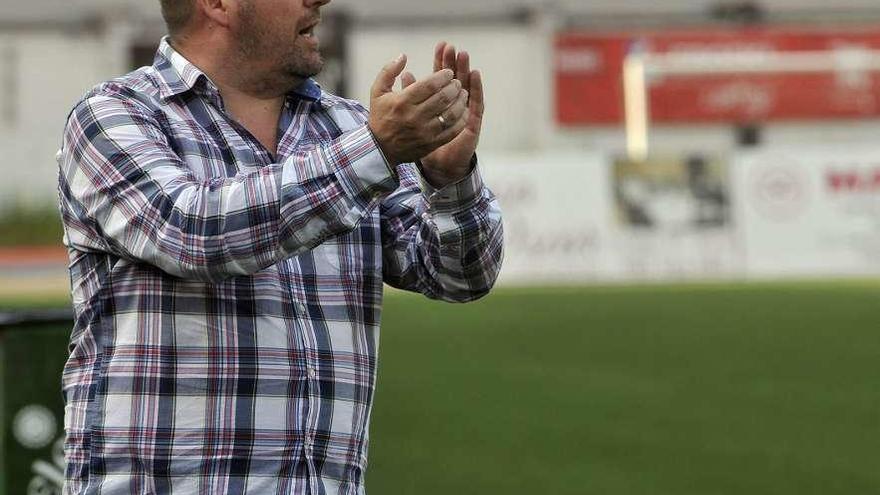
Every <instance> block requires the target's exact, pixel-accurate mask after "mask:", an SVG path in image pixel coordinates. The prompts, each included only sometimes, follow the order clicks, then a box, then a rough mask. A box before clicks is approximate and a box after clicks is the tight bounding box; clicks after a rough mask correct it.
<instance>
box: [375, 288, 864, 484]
mask: <svg viewBox="0 0 880 495" xmlns="http://www.w3.org/2000/svg"><path fill="white" fill-rule="evenodd" d="M380 355H381V357H380V366H379V368H380V374H379V386H378V391H377V396H376V406H375V410H374V416H373V427H372V430H371V456H370V467H369V469H368V470H367V473H368V475H367V491H368V493H373V494H379V495H385V494H391V493H393V494H420V495H431V494H438V495H439V494H444V495H446V494H456V495H468V494H487V493H492V494H496V493H498V494H500V493H503V494H523V495H525V494H531V495H533V494H550V495H562V494H579V495H583V494H597V495H598V494H602V495H611V494H658V495H659V494H669V495H686V494H694V495H696V494H700V495H708V494H731V495H734V494H736V495H742V494H749V495H758V494H768V495H769V494H774V495H780V494H797V495H806V494H817V495H819V494H821V495H828V494H877V493H880V469H878V467H880V465H878V455H880V284H877V283H872V282H857V283H828V284H815V283H814V284H810V283H799V284H763V285H732V286H720V285H719V286H713V285H701V286H693V285H691V286H676V287H657V286H655V287H642V288H625V287H623V288H590V289H559V290H552V289H547V290H503V291H498V292H497V293H496V294H494V295H493V296H491V297H489V298H488V299H486V300H484V301H481V302H478V303H476V304H473V305H467V306H449V305H442V304H438V303H431V302H427V301H424V300H422V299H420V298H418V297H413V296H404V295H396V296H394V297H389V298H388V299H387V301H386V305H385V312H384V322H383V330H382V338H381V350H380Z"/></svg>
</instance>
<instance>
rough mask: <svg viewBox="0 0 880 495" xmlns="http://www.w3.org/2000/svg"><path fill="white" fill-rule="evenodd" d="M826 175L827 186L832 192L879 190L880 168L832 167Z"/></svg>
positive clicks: (869, 191) (871, 191)
mask: <svg viewBox="0 0 880 495" xmlns="http://www.w3.org/2000/svg"><path fill="white" fill-rule="evenodd" d="M826 177H827V180H828V182H827V184H828V188H829V189H830V191H831V193H833V194H841V193H873V192H878V191H880V168H875V169H869V170H864V169H862V170H860V169H855V168H854V169H845V170H844V169H832V170H829V171H828V172H827V174H826Z"/></svg>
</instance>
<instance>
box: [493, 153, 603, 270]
mask: <svg viewBox="0 0 880 495" xmlns="http://www.w3.org/2000/svg"><path fill="white" fill-rule="evenodd" d="M481 168H482V170H483V175H484V176H485V177H486V181H487V183H488V184H490V185H491V187H492V190H493V191H494V192H495V193H496V195H497V196H498V199H499V202H500V203H501V208H502V211H503V212H504V229H505V233H504V237H505V247H504V269H503V270H502V275H501V277H502V280H503V281H507V282H513V283H531V282H538V283H540V282H560V281H563V282H564V281H573V282H576V281H583V280H595V279H597V278H600V277H601V271H602V268H603V267H604V266H606V265H607V261H606V260H605V259H604V257H605V256H606V255H607V253H608V247H607V243H608V242H609V235H608V234H609V233H608V221H607V218H608V217H609V216H610V215H611V209H610V208H611V203H610V199H609V194H610V190H609V188H608V184H609V180H610V179H609V177H608V173H609V170H608V167H607V163H606V160H605V156H604V155H601V154H599V153H587V154H580V153H571V154H564V153H554V154H534V155H529V154H524V155H516V154H511V155H491V154H484V155H482V156H481Z"/></svg>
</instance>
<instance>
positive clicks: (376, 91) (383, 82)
mask: <svg viewBox="0 0 880 495" xmlns="http://www.w3.org/2000/svg"><path fill="white" fill-rule="evenodd" d="M404 67H406V55H403V54H401V55H400V56H399V57H397V58H396V59H394V60H392V61H391V62H389V63H388V64H387V65H385V67H382V70H381V71H379V76H378V77H376V82H374V83H373V89H372V90H370V96H372V97H373V98H378V97H380V96H382V95H384V94H386V93H390V92H391V91H393V89H394V81H395V80H397V76H399V75H400V73H401V72H403V68H404Z"/></svg>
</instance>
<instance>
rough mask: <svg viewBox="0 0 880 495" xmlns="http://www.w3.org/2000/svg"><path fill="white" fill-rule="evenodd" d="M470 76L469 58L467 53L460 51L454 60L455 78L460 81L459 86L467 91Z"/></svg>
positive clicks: (468, 89)
mask: <svg viewBox="0 0 880 495" xmlns="http://www.w3.org/2000/svg"><path fill="white" fill-rule="evenodd" d="M470 76H471V57H470V55H469V54H468V52H466V51H463V50H462V51H461V52H459V53H458V58H456V59H455V78H456V79H458V80H459V81H461V86H462V87H463V88H464V89H466V90H467V91H470V90H471V87H470V86H471V85H470Z"/></svg>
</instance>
